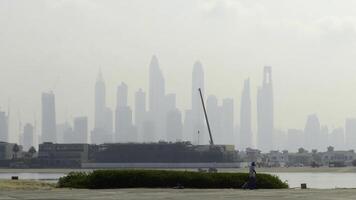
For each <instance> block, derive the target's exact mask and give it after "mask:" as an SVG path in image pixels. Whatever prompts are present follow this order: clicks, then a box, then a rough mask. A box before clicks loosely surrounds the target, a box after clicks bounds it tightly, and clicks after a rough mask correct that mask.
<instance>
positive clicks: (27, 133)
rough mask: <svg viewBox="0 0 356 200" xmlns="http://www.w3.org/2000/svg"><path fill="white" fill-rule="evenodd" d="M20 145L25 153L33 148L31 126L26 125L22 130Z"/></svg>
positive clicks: (33, 137) (32, 129) (33, 136)
mask: <svg viewBox="0 0 356 200" xmlns="http://www.w3.org/2000/svg"><path fill="white" fill-rule="evenodd" d="M22 140H23V141H22V145H23V149H24V150H25V151H27V150H29V149H30V148H31V147H32V146H34V140H35V135H34V128H33V126H32V124H29V123H27V124H26V125H25V126H24V128H23V136H22Z"/></svg>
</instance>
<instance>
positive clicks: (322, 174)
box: [0, 168, 356, 189]
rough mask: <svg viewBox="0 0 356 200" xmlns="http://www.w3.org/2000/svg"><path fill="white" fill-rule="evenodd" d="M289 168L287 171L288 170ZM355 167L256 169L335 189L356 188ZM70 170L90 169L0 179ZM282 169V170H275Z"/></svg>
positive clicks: (2, 174) (0, 175)
mask: <svg viewBox="0 0 356 200" xmlns="http://www.w3.org/2000/svg"><path fill="white" fill-rule="evenodd" d="M288 170H289V172H288ZM354 170H355V168H335V169H333V168H320V169H309V168H304V169H303V168H295V169H293V168H290V169H288V168H285V169H283V170H282V169H279V168H275V169H273V168H271V169H258V172H259V173H269V174H273V175H276V176H278V177H279V178H280V179H281V180H282V181H287V182H288V184H289V186H290V188H299V187H300V184H301V183H306V184H307V185H308V187H309V188H314V189H335V188H356V173H353V171H354ZM71 171H91V170H83V169H0V179H3V180H9V179H10V178H11V177H12V176H18V177H19V178H20V180H39V181H46V182H52V183H55V182H56V181H57V180H58V179H59V178H60V177H62V176H65V175H66V174H68V173H69V172H71ZM220 171H229V172H236V171H238V172H246V169H237V170H235V169H231V170H220ZM277 171H282V172H277Z"/></svg>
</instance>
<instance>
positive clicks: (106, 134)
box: [91, 71, 113, 144]
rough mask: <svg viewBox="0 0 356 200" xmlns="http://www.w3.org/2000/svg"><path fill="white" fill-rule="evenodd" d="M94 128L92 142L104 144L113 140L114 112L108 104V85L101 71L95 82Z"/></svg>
mask: <svg viewBox="0 0 356 200" xmlns="http://www.w3.org/2000/svg"><path fill="white" fill-rule="evenodd" d="M94 98H95V99H94V101H95V102H94V121H95V124H94V130H93V131H92V132H91V143H93V144H102V143H110V142H113V135H112V134H113V113H112V110H111V109H110V108H108V107H107V105H106V86H105V82H104V78H103V75H102V73H101V71H99V74H98V77H97V80H96V83H95V97H94Z"/></svg>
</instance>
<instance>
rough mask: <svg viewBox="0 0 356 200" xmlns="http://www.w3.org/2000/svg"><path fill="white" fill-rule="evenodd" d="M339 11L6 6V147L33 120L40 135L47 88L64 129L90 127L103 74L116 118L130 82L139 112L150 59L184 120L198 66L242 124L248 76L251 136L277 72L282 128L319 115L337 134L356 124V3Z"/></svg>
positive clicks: (276, 5) (268, 6)
mask: <svg viewBox="0 0 356 200" xmlns="http://www.w3.org/2000/svg"><path fill="white" fill-rule="evenodd" d="M336 2H337V1H328V2H327V3H325V1H321V0H316V1H313V2H309V1H306V0H302V1H282V0H275V1H268V2H265V1H258V0H252V1H244V0H217V1H213V0H211V1H209V0H194V1H170V2H167V1H149V2H145V1H130V3H128V2H127V1H105V2H99V1H90V0H88V1H84V0H82V1H75V2H73V1H33V2H22V1H21V2H20V1H16V0H15V1H14V0H4V1H1V2H0V12H1V13H4V16H6V17H4V18H1V19H0V27H2V28H1V29H2V31H1V32H0V43H1V44H2V45H1V46H0V68H1V69H2V73H1V75H0V76H1V78H0V90H1V91H2V92H1V95H0V105H1V108H2V110H3V111H7V110H8V108H10V132H9V135H10V141H12V142H17V141H18V137H19V132H20V131H19V122H20V121H21V122H22V125H24V124H25V123H28V122H30V123H34V121H37V132H40V125H41V93H42V92H48V91H53V92H54V93H55V96H56V117H57V123H58V124H59V123H63V122H66V121H68V122H70V123H71V122H72V121H73V118H75V117H78V116H88V119H89V123H88V124H89V130H92V129H93V128H94V85H95V82H96V79H97V75H98V71H99V69H100V70H101V71H102V73H103V77H104V79H105V83H106V94H107V96H106V98H107V104H108V106H109V107H110V108H111V109H112V110H115V109H116V90H117V87H118V85H120V84H121V82H125V83H126V84H127V86H128V104H129V105H130V106H131V108H132V109H133V108H134V94H135V92H136V91H137V90H138V89H139V88H142V89H143V91H145V92H146V98H148V92H149V87H148V83H149V79H148V77H149V76H148V75H149V64H150V62H151V57H152V55H156V56H157V58H158V60H159V64H160V68H161V70H162V74H163V76H164V79H165V82H166V85H165V87H166V94H169V93H175V94H176V98H177V100H176V102H177V107H178V108H179V109H180V110H181V112H182V115H183V116H182V119H184V116H185V113H184V112H185V110H187V109H190V107H191V88H192V83H191V79H192V70H193V65H194V63H195V62H196V61H200V62H201V63H202V66H203V69H204V73H205V94H204V95H205V96H206V97H207V96H209V95H216V96H217V97H218V99H219V104H221V103H222V99H224V98H233V99H234V108H235V109H234V124H235V125H237V126H240V110H241V109H240V104H241V94H242V91H243V87H244V81H245V80H246V79H248V78H249V79H250V83H251V86H250V89H251V109H252V111H251V113H252V116H251V119H252V132H253V133H254V134H255V135H256V134H257V100H256V99H257V87H258V86H261V85H262V81H263V73H262V72H263V68H264V66H272V74H273V78H272V79H273V94H274V116H275V117H274V127H275V129H277V130H283V131H286V130H287V129H301V130H303V129H304V128H305V126H306V121H307V116H308V115H311V114H314V113H316V114H317V116H318V118H319V120H320V123H321V124H322V125H327V126H328V127H329V129H330V131H331V130H332V129H334V128H338V127H344V125H345V119H346V118H353V117H356V103H355V102H356V101H355V99H356V96H355V95H354V94H353V86H354V85H355V84H356V80H355V79H354V73H355V72H356V70H355V67H354V66H356V60H355V59H354V56H353V55H354V54H355V44H356V43H355V39H354V38H355V37H354V36H355V34H356V32H355V25H356V16H355V14H354V13H353V10H352V8H353V7H354V6H356V5H355V4H356V2H353V1H343V3H339V2H338V3H336ZM158 5H159V6H158ZM262 19H263V20H262ZM146 104H147V105H148V101H147V102H146Z"/></svg>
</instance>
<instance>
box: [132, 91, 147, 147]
mask: <svg viewBox="0 0 356 200" xmlns="http://www.w3.org/2000/svg"><path fill="white" fill-rule="evenodd" d="M146 115H147V114H146V93H145V92H144V91H143V90H142V89H141V88H140V89H139V90H138V91H137V92H136V93H135V126H136V127H137V134H138V136H137V140H138V142H143V135H144V129H143V122H144V121H145V117H146Z"/></svg>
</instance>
